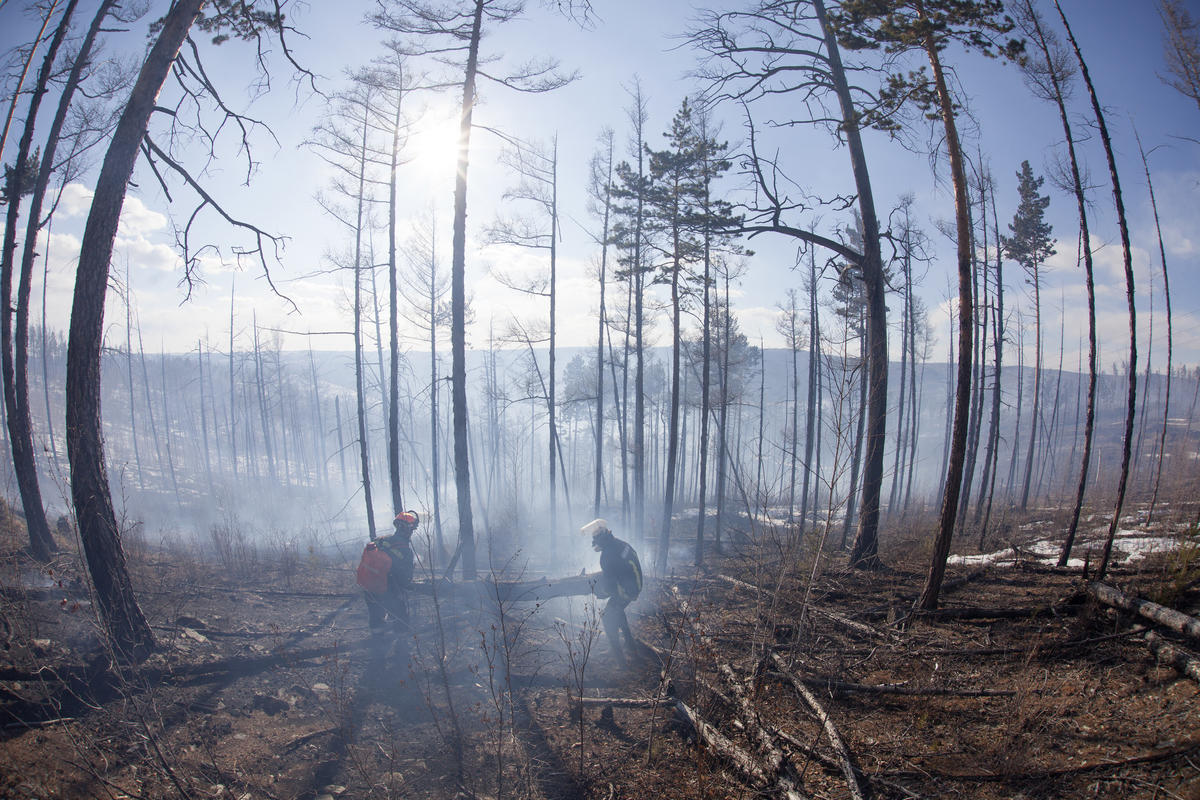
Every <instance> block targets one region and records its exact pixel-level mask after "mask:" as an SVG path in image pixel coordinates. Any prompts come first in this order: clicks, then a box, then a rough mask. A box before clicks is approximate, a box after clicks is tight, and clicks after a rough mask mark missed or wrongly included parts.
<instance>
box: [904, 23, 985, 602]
mask: <svg viewBox="0 0 1200 800" xmlns="http://www.w3.org/2000/svg"><path fill="white" fill-rule="evenodd" d="M918 7H919V8H920V5H919V4H918ZM921 16H922V17H923V16H924V14H923V13H922V14H921ZM925 52H926V54H927V55H928V56H929V63H930V66H931V67H932V69H933V78H934V82H935V84H936V86H937V96H938V104H939V107H940V109H939V110H940V113H941V117H942V124H943V126H944V127H945V133H946V149H947V151H948V154H949V156H950V173H951V176H952V178H953V182H954V216H955V226H956V228H957V230H958V323H959V327H958V385H957V394H956V396H955V400H954V426H953V432H952V433H951V442H950V463H949V465H948V466H947V469H946V486H945V490H944V493H943V497H942V512H941V519H940V521H939V525H938V532H937V538H936V539H935V540H934V546H933V547H934V554H933V563H932V564H930V567H929V574H928V576H927V577H926V579H925V586H924V587H923V588H922V590H921V596H920V597H919V598H918V599H917V604H916V605H917V608H919V609H922V610H925V611H931V610H933V609H935V608H937V602H938V595H939V593H940V592H941V588H942V577H943V576H944V575H945V573H946V559H947V558H948V557H949V555H950V542H951V539H952V538H953V536H954V525H955V521H956V517H957V512H958V499H959V495H960V493H961V491H962V477H963V466H964V464H963V462H964V460H965V456H966V445H967V416H968V414H969V412H970V401H971V352H972V339H973V336H972V334H973V333H974V331H973V330H972V325H973V318H974V313H973V310H974V298H972V296H971V261H972V259H971V255H972V254H971V226H970V221H969V216H968V215H969V204H970V201H969V200H968V199H967V178H966V171H965V170H964V169H963V157H962V148H961V147H960V145H959V140H958V129H957V126H956V122H955V112H954V101H953V98H951V96H950V89H949V87H948V86H947V85H946V76H945V75H944V74H943V72H942V62H941V57H940V56H939V54H938V48H937V45H936V43H935V40H934V37H933V35H932V34H926V36H925Z"/></svg>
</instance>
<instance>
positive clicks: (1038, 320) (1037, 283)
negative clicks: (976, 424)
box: [1021, 264, 1042, 511]
mask: <svg viewBox="0 0 1200 800" xmlns="http://www.w3.org/2000/svg"><path fill="white" fill-rule="evenodd" d="M1033 356H1034V357H1033V403H1032V408H1030V409H1029V446H1028V448H1027V449H1026V451H1025V482H1024V483H1023V484H1022V485H1021V510H1022V511H1024V510H1025V509H1026V508H1027V507H1028V505H1029V488H1030V486H1031V484H1032V479H1033V459H1034V455H1035V449H1036V447H1035V446H1036V444H1037V430H1038V417H1039V416H1040V411H1041V397H1042V286H1041V276H1040V275H1039V274H1038V268H1037V265H1036V264H1035V265H1034V268H1033Z"/></svg>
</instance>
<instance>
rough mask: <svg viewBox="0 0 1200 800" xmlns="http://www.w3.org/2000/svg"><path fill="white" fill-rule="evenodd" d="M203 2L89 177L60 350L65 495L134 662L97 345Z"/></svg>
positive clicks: (149, 63) (178, 21)
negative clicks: (161, 95)
mask: <svg viewBox="0 0 1200 800" xmlns="http://www.w3.org/2000/svg"><path fill="white" fill-rule="evenodd" d="M201 5H203V0H179V2H177V3H176V4H175V5H174V7H172V8H171V10H170V11H169V12H168V13H167V15H166V17H165V18H164V20H163V25H162V28H161V29H160V31H159V35H158V38H157V39H156V41H155V43H154V46H153V47H152V48H151V49H150V52H149V54H148V55H147V56H146V60H145V62H144V63H143V65H142V69H141V72H140V74H139V75H138V78H137V82H136V83H135V84H134V87H133V91H132V92H131V93H130V96H129V101H128V102H127V103H126V105H125V110H124V111H123V112H122V114H121V119H120V121H119V122H118V124H117V129H116V131H115V133H114V134H113V139H112V143H111V144H110V145H109V148H108V152H107V153H105V156H104V164H103V166H102V167H101V169H100V175H99V176H98V178H97V180H96V191H95V195H94V197H93V200H92V206H91V210H90V211H89V213H88V220H87V225H86V227H85V229H84V234H83V243H82V246H81V248H80V254H79V264H78V267H77V270H76V277H75V295H74V302H73V305H72V307H71V328H70V336H69V339H68V345H67V456H68V458H69V460H70V463H71V496H72V499H73V500H74V503H75V510H76V518H77V519H78V522H79V538H80V541H81V542H82V544H83V548H84V554H85V556H86V558H87V562H88V570H89V572H90V573H91V576H92V581H93V584H94V585H95V588H96V599H97V602H98V604H99V606H100V610H101V614H102V615H103V618H104V621H105V624H106V626H107V627H108V631H109V634H110V635H111V637H112V641H113V645H114V647H115V648H116V651H117V653H118V654H119V655H120V656H122V657H123V658H125V659H128V660H131V661H141V660H143V659H144V658H145V657H146V656H148V655H149V653H150V652H151V651H152V650H153V649H154V634H153V633H152V632H151V630H150V626H149V624H147V622H146V618H145V616H144V615H143V614H142V610H141V608H139V607H138V604H137V599H136V598H135V597H134V594H133V587H132V585H131V584H130V581H129V573H128V570H127V569H126V566H125V554H124V552H123V551H122V549H121V532H120V530H119V529H118V527H117V519H116V515H115V514H114V512H113V506H112V497H111V495H110V494H109V489H108V477H107V474H106V470H105V463H104V441H103V438H102V436H101V431H102V426H101V422H100V346H101V343H102V341H103V338H104V298H105V294H106V291H107V288H108V270H109V264H110V263H111V261H112V247H113V240H114V238H115V237H116V233H117V223H118V221H119V220H120V216H121V206H122V205H123V204H124V200H125V190H126V186H127V185H128V183H129V178H130V176H131V175H132V174H133V165H134V162H135V161H136V160H137V155H138V147H139V145H140V144H141V141H142V137H143V136H144V135H145V132H146V126H147V125H148V123H149V121H150V114H151V113H152V112H153V110H154V103H155V100H156V98H157V96H158V92H159V90H160V89H161V88H162V84H163V81H164V80H165V79H166V77H167V75H168V73H169V71H170V69H171V65H172V63H174V61H175V56H176V55H177V54H178V52H179V47H180V46H181V45H182V44H183V41H184V39H185V38H186V37H187V33H188V30H189V29H190V28H191V26H192V23H193V22H194V21H195V19H196V17H197V16H199V14H200V7H201Z"/></svg>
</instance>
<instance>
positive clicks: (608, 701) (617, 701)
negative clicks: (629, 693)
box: [582, 697, 675, 708]
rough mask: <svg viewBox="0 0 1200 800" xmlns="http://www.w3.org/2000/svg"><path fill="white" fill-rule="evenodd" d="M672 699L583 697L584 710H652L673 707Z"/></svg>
mask: <svg viewBox="0 0 1200 800" xmlns="http://www.w3.org/2000/svg"><path fill="white" fill-rule="evenodd" d="M674 704H675V701H674V700H673V699H672V698H669V697H664V698H661V699H659V700H642V699H639V698H636V697H585V698H583V703H582V705H583V706H584V708H595V707H600V708H603V707H604V706H612V707H613V708H654V707H655V706H670V705H674Z"/></svg>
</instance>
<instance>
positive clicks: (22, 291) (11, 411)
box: [0, 0, 103, 561]
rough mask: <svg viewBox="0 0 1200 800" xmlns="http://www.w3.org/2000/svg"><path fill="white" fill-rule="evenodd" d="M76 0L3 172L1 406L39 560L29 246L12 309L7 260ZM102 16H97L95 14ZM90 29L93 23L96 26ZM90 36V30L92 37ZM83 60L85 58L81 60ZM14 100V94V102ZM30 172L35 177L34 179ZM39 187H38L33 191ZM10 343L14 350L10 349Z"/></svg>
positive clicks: (47, 542) (42, 524)
mask: <svg viewBox="0 0 1200 800" xmlns="http://www.w3.org/2000/svg"><path fill="white" fill-rule="evenodd" d="M76 5H77V0H70V2H68V3H67V5H66V7H65V8H64V9H63V13H62V16H61V17H60V18H59V21H58V25H57V26H56V27H55V29H54V34H53V36H51V38H50V42H49V44H48V45H47V47H46V54H45V57H44V58H43V60H42V66H41V69H39V70H38V74H37V78H36V80H35V81H34V86H33V91H32V93H31V96H30V99H29V110H28V112H27V113H26V116H25V126H24V128H23V130H22V133H21V138H20V140H19V141H18V143H17V156H16V160H15V161H14V162H13V166H12V168H11V169H10V168H6V169H5V171H4V187H3V194H4V198H5V200H6V201H7V205H8V209H7V213H6V214H5V224H4V242H3V250H2V251H0V309H2V312H3V313H2V314H0V365H2V372H3V377H4V407H5V417H6V421H7V422H8V432H9V441H10V443H11V445H12V457H13V468H14V472H15V473H16V478H17V487H18V489H19V490H20V492H21V503H22V505H23V507H24V509H25V519H26V522H27V525H28V528H29V544H30V549H31V551H32V552H33V555H34V557H35V558H37V559H38V560H40V561H45V560H46V559H48V558H49V557H50V554H51V553H52V552H54V551H55V550H56V549H57V547H56V545H55V544H54V537H53V536H51V534H50V526H49V525H48V524H47V523H46V514H45V512H44V511H43V509H42V493H41V489H40V488H39V487H38V479H37V464H36V461H35V458H34V452H35V451H34V447H33V424H32V420H31V417H30V413H29V388H28V380H27V377H26V368H27V366H28V355H27V349H28V341H29V289H30V281H31V276H32V272H33V252H32V248H33V246H34V245H33V244H31V243H30V242H29V241H26V247H25V250H26V251H27V253H28V256H29V258H28V260H27V261H26V259H25V258H22V264H23V265H24V264H26V263H27V265H28V269H27V270H24V271H23V272H22V276H21V284H20V287H19V288H18V293H17V303H16V306H17V307H16V308H14V307H13V298H12V289H13V285H12V284H13V266H14V264H13V262H14V261H15V258H16V250H17V217H18V216H19V214H20V209H21V198H22V197H23V196H24V195H26V194H33V195H35V198H34V199H35V203H34V208H32V209H31V210H30V211H29V216H30V220H31V222H30V225H29V229H30V230H32V231H33V236H34V241H36V239H37V230H38V227H39V223H40V221H41V220H40V217H41V198H42V197H43V196H44V194H45V188H46V183H47V182H48V181H49V167H50V166H52V165H53V163H54V156H53V152H51V153H50V154H48V155H41V157H40V158H39V154H38V153H34V154H32V156H31V154H30V149H31V148H32V146H33V132H34V128H35V126H36V123H37V116H38V110H39V108H40V106H41V103H42V99H43V98H44V97H45V96H46V92H47V91H48V90H49V88H50V86H49V84H50V77H51V73H52V72H53V70H54V63H55V60H56V59H57V57H58V50H59V48H60V47H61V46H62V43H63V40H64V39H66V36H67V32H68V31H69V30H70V28H71V18H72V16H73V14H74V13H75V6H76ZM53 13H54V10H53V6H52V7H51V8H50V9H49V10H47V11H46V20H47V22H48V21H49V18H50V16H51V15H52V14H53ZM102 17H103V14H102V15H101V18H102ZM93 27H98V23H97V25H95V26H93ZM92 39H93V40H94V39H95V34H93V35H92ZM85 60H86V59H85ZM82 64H83V62H82V61H79V60H77V61H76V65H75V67H74V68H73V69H72V77H73V78H74V84H78V81H79V71H80V70H81V69H82ZM74 84H72V85H68V87H67V89H64V94H63V100H64V103H65V105H60V109H59V114H58V115H57V116H56V117H55V124H56V127H57V129H58V130H61V128H62V121H63V119H65V117H66V106H67V105H69V104H70V96H71V94H72V93H73V92H74ZM15 101H16V98H15V97H14V106H15ZM49 144H50V145H51V146H52V148H53V146H54V145H56V144H57V134H56V133H55V134H54V135H52V136H51V139H50V142H49ZM35 175H36V177H35ZM39 187H40V189H41V191H40V192H39V191H38V188H39ZM14 311H15V312H16V317H17V318H16V321H15V324H16V342H14V341H13V327H14V319H13V312H14ZM14 345H15V352H14Z"/></svg>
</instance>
